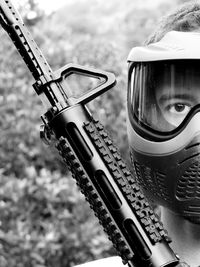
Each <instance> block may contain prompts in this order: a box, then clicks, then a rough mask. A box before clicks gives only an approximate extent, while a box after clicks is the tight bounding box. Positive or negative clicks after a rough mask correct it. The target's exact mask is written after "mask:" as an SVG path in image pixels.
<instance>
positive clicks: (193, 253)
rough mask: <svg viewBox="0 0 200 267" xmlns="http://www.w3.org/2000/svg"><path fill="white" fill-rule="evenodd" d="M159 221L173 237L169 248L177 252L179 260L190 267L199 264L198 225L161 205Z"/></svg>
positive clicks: (199, 232) (199, 238)
mask: <svg viewBox="0 0 200 267" xmlns="http://www.w3.org/2000/svg"><path fill="white" fill-rule="evenodd" d="M161 221H162V222H163V225H164V227H165V228H166V229H167V231H168V233H169V236H170V237H171V238H173V242H172V243H171V248H172V249H173V250H174V251H175V252H177V253H178V255H179V257H180V258H181V261H183V262H184V261H185V262H186V263H187V264H189V265H190V267H197V266H200V258H199V257H200V256H199V248H200V225H197V224H193V223H191V222H189V221H187V220H185V219H183V218H182V217H181V216H179V215H177V214H174V213H173V212H171V211H170V210H168V209H166V208H163V207H161ZM177 225H178V227H177Z"/></svg>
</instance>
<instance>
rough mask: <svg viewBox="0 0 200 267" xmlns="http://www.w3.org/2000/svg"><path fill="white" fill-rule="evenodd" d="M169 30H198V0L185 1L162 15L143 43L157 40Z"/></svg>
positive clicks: (199, 6) (199, 28)
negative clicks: (170, 11) (167, 13)
mask: <svg viewBox="0 0 200 267" xmlns="http://www.w3.org/2000/svg"><path fill="white" fill-rule="evenodd" d="M169 31H182V32H191V31H195V32H200V0H196V1H192V2H191V1H190V2H187V3H185V4H183V5H182V6H180V7H179V8H177V9H176V10H175V11H173V12H172V13H170V14H169V15H167V16H165V17H163V19H162V20H161V21H160V23H159V24H158V27H157V28H156V29H155V31H154V32H153V33H152V34H151V35H150V36H149V38H148V39H147V40H146V41H145V44H150V43H155V42H158V41H159V40H160V39H161V38H162V37H163V36H164V35H165V34H166V33H167V32H169Z"/></svg>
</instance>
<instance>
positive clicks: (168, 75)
mask: <svg viewBox="0 0 200 267" xmlns="http://www.w3.org/2000/svg"><path fill="white" fill-rule="evenodd" d="M129 90H130V91H131V94H130V99H129V100H128V101H130V102H129V104H131V108H132V112H133V115H134V117H135V118H136V119H137V122H138V123H139V124H141V125H146V126H148V127H150V128H151V129H153V130H156V131H161V132H170V131H173V130H174V129H176V128H177V127H178V126H179V125H180V124H181V123H182V122H183V121H184V119H185V118H186V116H187V115H188V113H189V112H190V110H191V109H192V108H194V107H195V106H196V105H197V104H199V103H200V61H199V60H184V61H183V60H173V61H169V60H168V61H159V62H143V63H136V64H135V66H134V67H133V69H132V71H131V78H130V85H129Z"/></svg>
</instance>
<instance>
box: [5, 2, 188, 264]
mask: <svg viewBox="0 0 200 267" xmlns="http://www.w3.org/2000/svg"><path fill="white" fill-rule="evenodd" d="M18 2H19V4H20V6H19V8H20V11H21V14H22V16H23V18H24V21H25V23H26V25H27V26H28V28H29V31H30V32H31V33H32V35H33V36H34V38H35V40H36V42H37V43H38V45H39V46H40V48H41V50H42V51H43V53H44V55H45V57H46V58H47V61H48V62H49V64H50V65H51V66H52V68H53V70H57V69H58V68H60V67H62V66H64V65H65V64H66V63H69V62H74V63H78V64H81V65H85V66H91V67H95V68H99V69H102V70H106V71H111V72H113V73H114V74H115V75H116V78H117V81H118V84H117V86H116V87H115V88H114V89H112V90H110V91H109V92H108V93H106V94H104V95H102V96H101V97H99V98H98V99H96V100H95V101H94V102H93V103H92V104H91V105H90V109H91V111H92V112H93V114H94V115H95V114H96V115H97V116H98V117H99V118H100V120H101V122H102V123H103V124H104V125H105V127H106V129H107V130H108V131H109V133H110V134H111V135H112V136H113V139H114V142H115V143H116V144H117V145H118V147H119V149H120V151H121V153H122V155H123V157H124V158H125V159H126V161H127V164H129V159H128V158H129V155H128V144H127V138H126V112H125V105H126V81H127V65H126V58H127V55H128V53H129V51H130V49H131V48H132V47H133V46H136V45H139V44H141V43H142V42H143V41H144V40H145V38H147V36H148V35H149V34H150V33H151V31H152V30H153V29H154V27H155V26H156V24H157V23H158V21H159V20H160V18H161V16H163V15H164V14H167V13H168V12H170V10H172V9H174V8H175V7H176V6H177V5H178V3H183V2H184V1H178V0H176V1H175V0H162V1H161V0H160V1H158V0H154V1H152V0H151V1H148V0H142V1H141V0H139V1H137V0H123V1H122V0H113V1H112V0H106V1H105V0H79V1H77V0H71V1H69V0H66V1H62V3H61V2H60V3H61V4H63V3H64V2H65V5H62V6H61V5H60V4H59V0H56V1H53V0H48V1H46V2H43V1H41V0H39V2H40V5H37V3H36V2H35V1H34V0H24V1H18ZM53 2H54V7H51V5H50V4H51V3H53ZM55 2H56V3H58V5H57V7H59V8H58V9H55V8H56V6H55ZM45 7H46V11H44V9H43V8H45ZM52 11H53V12H52ZM33 82H34V81H33V79H32V77H31V75H30V73H29V71H28V70H27V68H26V66H25V64H24V63H23V61H22V60H21V58H20V57H19V55H18V53H17V51H16V49H15V47H14V45H13V44H12V43H11V41H10V39H9V38H8V37H7V34H6V33H4V31H3V30H2V29H1V30H0V115H1V116H0V148H1V149H0V266H1V267H71V266H74V265H76V264H80V263H83V262H87V261H91V260H94V259H98V258H101V257H107V256H110V255H115V251H114V250H113V249H112V245H111V243H110V242H109V241H108V240H107V237H106V235H105V234H104V232H103V230H102V228H101V227H100V226H99V225H98V222H97V219H96V218H95V217H94V215H93V213H92V211H91V210H90V208H89V205H88V203H86V201H85V200H84V197H83V196H82V195H81V193H80V192H79V191H78V189H77V188H76V185H75V182H74V180H73V179H72V178H71V175H70V173H69V172H68V171H67V170H66V169H65V167H64V165H63V163H62V162H61V159H60V158H59V156H58V154H57V152H56V151H55V150H54V149H53V148H52V147H50V148H49V147H46V146H45V145H44V144H43V143H42V142H41V140H40V137H39V127H40V124H41V120H40V115H42V114H43V112H44V109H43V107H42V104H41V102H40V99H39V98H38V97H37V95H36V93H35V92H34V90H33V89H32V84H33Z"/></svg>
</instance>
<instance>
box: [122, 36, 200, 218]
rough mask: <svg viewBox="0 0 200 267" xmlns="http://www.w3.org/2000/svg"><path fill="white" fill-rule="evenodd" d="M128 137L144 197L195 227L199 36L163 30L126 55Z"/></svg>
mask: <svg viewBox="0 0 200 267" xmlns="http://www.w3.org/2000/svg"><path fill="white" fill-rule="evenodd" d="M128 62H129V72H128V122H127V124H128V138H129V143H130V150H131V159H132V163H133V165H134V170H135V173H136V177H137V179H138V182H139V183H140V185H141V186H142V188H143V190H144V193H145V194H146V195H147V197H148V198H149V199H150V200H151V201H153V202H154V203H156V204H158V205H162V206H165V207H167V208H169V209H170V210H172V211H174V212H175V213H177V214H179V215H181V216H183V217H185V218H186V219H188V220H189V221H192V222H194V223H200V33H196V32H177V31H171V32H168V33H167V34H166V35H165V36H164V37H163V38H162V39H161V40H160V41H159V42H157V43H153V44H150V45H147V46H143V47H135V48H133V49H132V51H131V52H130V54H129V56H128Z"/></svg>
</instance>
